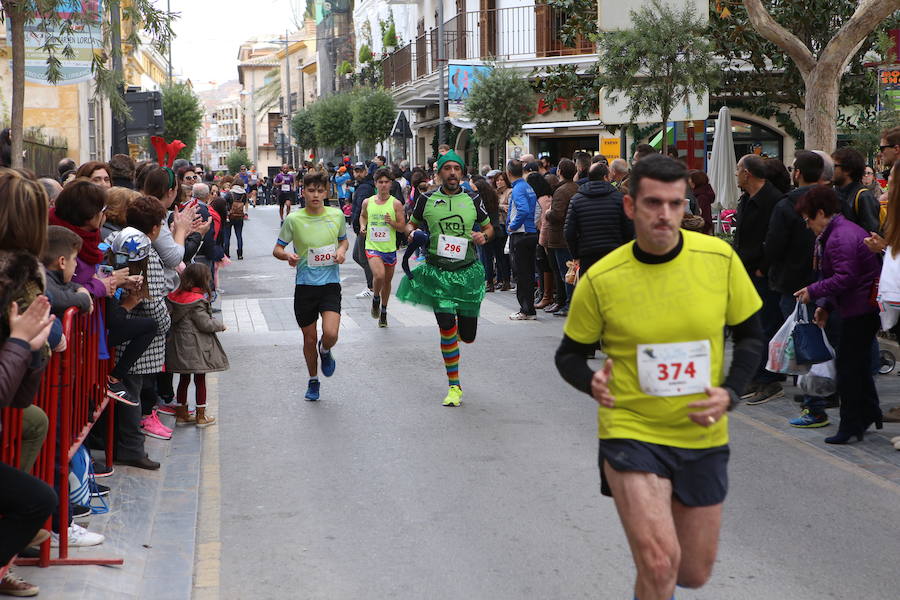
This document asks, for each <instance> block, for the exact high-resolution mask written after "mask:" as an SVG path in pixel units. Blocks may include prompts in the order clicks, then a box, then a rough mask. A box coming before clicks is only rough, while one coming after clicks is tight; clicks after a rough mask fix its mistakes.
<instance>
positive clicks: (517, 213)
mask: <svg viewBox="0 0 900 600" xmlns="http://www.w3.org/2000/svg"><path fill="white" fill-rule="evenodd" d="M536 205H537V194H535V193H534V190H533V189H532V188H531V186H530V185H528V183H527V182H526V181H525V180H524V179H516V180H515V181H514V182H513V184H512V193H511V194H510V197H509V215H507V219H506V229H507V231H509V233H537V227H536V226H535V224H534V214H535V211H536V208H535V207H536Z"/></svg>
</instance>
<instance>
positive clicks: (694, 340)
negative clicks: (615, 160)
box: [556, 156, 764, 600]
mask: <svg viewBox="0 0 900 600" xmlns="http://www.w3.org/2000/svg"><path fill="white" fill-rule="evenodd" d="M686 176H687V172H686V170H685V168H684V167H683V166H682V165H680V164H679V163H677V162H676V161H674V160H671V159H669V158H665V157H662V156H652V157H648V158H644V159H642V160H641V162H640V163H638V164H637V165H635V167H634V169H633V170H632V172H631V178H630V181H631V186H630V189H631V194H633V195H626V196H625V212H626V214H627V215H628V217H629V218H631V219H632V220H633V221H634V227H635V234H636V240H635V241H633V242H630V243H628V244H625V245H623V246H621V247H619V248H618V249H616V250H614V251H613V252H611V253H610V254H608V255H607V256H606V257H604V258H603V259H601V260H600V261H598V262H597V263H595V264H594V265H593V266H592V267H591V268H590V269H589V270H588V271H587V272H586V273H584V274H583V275H582V278H581V281H579V283H578V285H577V287H576V289H575V293H574V296H573V299H572V302H571V305H570V310H569V316H568V318H567V320H566V325H565V328H564V333H565V335H564V336H563V341H562V343H561V344H560V347H559V350H557V353H556V364H557V368H558V369H559V371H560V374H561V375H562V376H563V378H565V379H566V381H568V382H569V383H571V384H572V385H573V386H574V387H576V388H577V389H579V390H581V391H583V392H586V393H588V394H590V395H591V396H592V397H593V398H594V399H595V400H596V401H597V403H598V404H599V405H600V406H599V408H598V424H599V437H600V443H599V461H598V462H599V466H600V475H601V483H602V492H603V494H604V495H612V496H613V498H614V499H615V503H616V509H617V511H618V513H619V518H620V520H621V521H622V526H623V528H624V530H625V534H626V536H627V537H628V541H629V544H630V546H631V549H632V555H633V558H634V562H635V565H636V567H637V578H636V579H637V580H636V583H635V587H634V594H635V598H637V599H639V600H669V599H670V598H673V597H674V596H673V593H674V590H675V585H676V583H677V584H678V585H680V586H683V587H690V588H698V587H701V586H702V585H703V584H705V583H706V581H707V580H708V579H709V577H710V575H711V573H712V567H713V563H714V562H715V559H716V551H717V547H718V539H719V529H720V525H721V518H722V502H723V501H724V499H725V494H726V491H727V487H728V474H727V465H728V456H729V450H728V419H727V416H726V414H725V412H726V410H729V409H731V408H732V407H733V406H734V404H735V402H736V401H737V399H738V397H739V394H740V392H742V391H743V390H744V388H745V387H746V385H747V384H748V383H749V381H750V379H751V377H752V376H753V373H754V372H755V370H756V367H757V365H758V364H759V360H760V356H761V353H762V351H763V346H764V340H763V332H762V325H761V321H760V318H759V315H758V314H757V313H758V311H759V308H760V307H761V306H762V301H761V300H760V299H759V296H758V295H757V294H756V291H755V289H754V287H753V284H752V283H751V281H750V279H749V277H748V276H747V272H746V270H745V269H744V268H743V266H742V265H741V261H740V259H739V258H738V256H737V254H736V253H735V252H734V251H733V250H732V249H731V247H730V246H728V245H727V244H726V243H725V242H723V241H721V240H719V239H716V238H714V237H712V236H707V235H703V234H699V233H694V232H689V231H682V230H681V229H680V224H681V219H682V217H683V216H684V211H685V203H686V200H685V185H686V183H685V178H686ZM726 326H729V327H732V329H733V334H734V344H735V346H734V354H733V358H732V363H731V366H730V368H729V370H728V374H727V376H726V375H725V373H724V362H725V361H724V354H725V353H724V345H725V342H724V329H725V327H726ZM598 342H600V344H601V347H602V349H603V350H604V351H605V353H606V354H607V356H608V358H607V360H606V363H605V365H604V366H603V368H602V369H600V370H598V371H593V370H592V369H591V368H590V367H589V366H588V364H587V359H586V358H585V357H586V356H591V355H593V351H594V348H596V345H597V343H598Z"/></svg>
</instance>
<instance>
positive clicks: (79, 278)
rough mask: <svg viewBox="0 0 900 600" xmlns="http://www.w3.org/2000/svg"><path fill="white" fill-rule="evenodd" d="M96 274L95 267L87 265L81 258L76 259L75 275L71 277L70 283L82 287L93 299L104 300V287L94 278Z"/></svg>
mask: <svg viewBox="0 0 900 600" xmlns="http://www.w3.org/2000/svg"><path fill="white" fill-rule="evenodd" d="M96 273H97V265H89V264H88V263H86V262H84V261H83V260H81V258H76V259H75V274H74V275H73V276H72V281H73V282H74V283H77V284H79V285H81V286H84V288H85V289H86V290H87V291H89V292H90V293H91V294H92V295H93V296H94V297H95V298H106V286H104V285H103V283H102V282H101V281H100V280H99V279H96V278H94V275H95V274H96Z"/></svg>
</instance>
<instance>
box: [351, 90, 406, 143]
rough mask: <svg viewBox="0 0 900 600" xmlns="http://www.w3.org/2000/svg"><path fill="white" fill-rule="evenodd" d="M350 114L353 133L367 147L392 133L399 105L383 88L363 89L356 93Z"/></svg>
mask: <svg viewBox="0 0 900 600" xmlns="http://www.w3.org/2000/svg"><path fill="white" fill-rule="evenodd" d="M350 114H351V117H352V120H351V125H350V126H351V129H352V130H353V135H354V136H355V137H356V139H357V140H359V141H360V142H361V143H362V145H363V146H364V147H365V148H372V147H374V146H375V144H376V143H378V142H380V141H382V140H384V139H385V138H387V137H388V136H389V135H390V134H391V127H393V126H394V119H395V118H396V117H397V105H396V103H395V102H394V99H393V98H392V97H391V95H390V94H388V93H387V92H385V91H384V90H382V89H376V90H368V89H362V90H359V91H358V92H357V93H356V94H354V98H353V103H352V104H351V106H350Z"/></svg>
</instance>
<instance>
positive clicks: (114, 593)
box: [15, 415, 204, 600]
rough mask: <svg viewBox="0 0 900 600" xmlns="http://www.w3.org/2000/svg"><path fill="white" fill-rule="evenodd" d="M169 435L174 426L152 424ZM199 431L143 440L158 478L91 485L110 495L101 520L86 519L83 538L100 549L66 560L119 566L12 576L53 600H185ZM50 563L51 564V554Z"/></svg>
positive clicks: (124, 477)
mask: <svg viewBox="0 0 900 600" xmlns="http://www.w3.org/2000/svg"><path fill="white" fill-rule="evenodd" d="M160 418H161V419H162V420H163V422H164V423H165V424H166V425H168V426H172V427H174V418H173V417H166V416H162V415H161V416H160ZM203 433H204V432H203V431H201V430H198V429H195V428H193V427H179V428H177V429H176V430H175V432H174V434H173V436H172V439H171V440H169V441H163V440H157V439H153V438H147V440H146V448H147V452H148V453H149V455H150V458H152V459H153V460H157V461H159V462H160V463H162V466H161V467H160V470H159V471H145V470H142V469H136V468H133V467H125V466H121V465H116V466H115V468H116V471H115V473H114V474H113V475H112V476H111V477H106V478H103V479H100V480H98V481H99V482H100V483H102V484H104V485H107V486H109V487H110V488H111V490H110V495H109V513H107V514H105V515H93V516H92V517H91V519H90V522H89V523H88V524H87V526H88V529H89V530H90V531H94V532H97V533H102V534H103V535H105V536H106V541H105V542H104V543H103V544H101V545H99V546H93V547H90V548H71V547H70V548H69V557H70V558H87V557H91V556H96V557H101V558H122V559H124V560H125V564H124V565H122V566H112V567H110V566H93V565H91V566H53V567H49V568H47V569H42V568H40V567H16V568H15V573H16V574H17V575H19V576H20V577H22V578H23V579H25V580H27V581H29V582H30V583H33V584H36V585H38V586H40V588H41V593H40V596H39V597H40V598H52V599H53V600H80V599H82V598H84V599H90V600H105V599H109V600H123V599H138V598H165V599H166V600H170V599H171V600H182V599H184V600H189V599H190V598H191V592H192V587H193V571H194V559H195V551H196V547H195V546H196V544H195V540H196V533H197V529H196V528H197V510H198V495H199V486H200V459H201V448H202V440H203ZM51 556H54V557H55V556H56V549H53V550H52V552H51Z"/></svg>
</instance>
